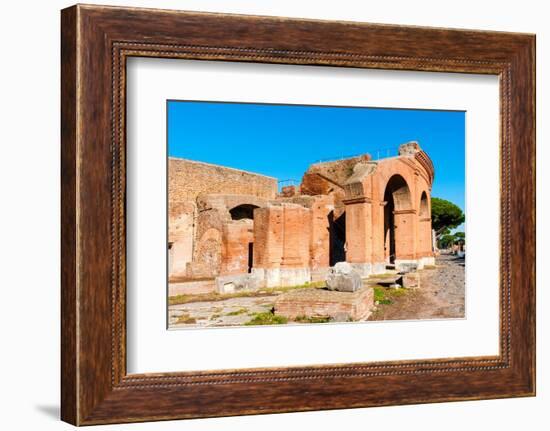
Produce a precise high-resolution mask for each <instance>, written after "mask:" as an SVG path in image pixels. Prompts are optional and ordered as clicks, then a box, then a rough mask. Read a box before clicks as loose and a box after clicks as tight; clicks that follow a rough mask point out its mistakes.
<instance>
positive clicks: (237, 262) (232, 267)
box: [220, 219, 254, 275]
mask: <svg viewBox="0 0 550 431" xmlns="http://www.w3.org/2000/svg"><path fill="white" fill-rule="evenodd" d="M252 229H253V222H252V220H247V219H243V220H238V221H230V222H227V223H226V224H225V225H224V226H223V230H222V264H221V270H220V275H229V274H243V273H247V272H248V253H249V246H248V244H249V243H251V242H253V241H254V237H253V234H252Z"/></svg>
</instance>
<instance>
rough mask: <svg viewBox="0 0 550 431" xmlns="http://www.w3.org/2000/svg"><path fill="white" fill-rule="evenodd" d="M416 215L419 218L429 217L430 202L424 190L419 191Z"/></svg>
mask: <svg viewBox="0 0 550 431" xmlns="http://www.w3.org/2000/svg"><path fill="white" fill-rule="evenodd" d="M418 215H419V217H421V218H426V217H430V202H429V198H428V193H427V192H426V190H422V191H421V192H420V200H419V203H418Z"/></svg>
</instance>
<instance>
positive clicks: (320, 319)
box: [294, 316, 330, 323]
mask: <svg viewBox="0 0 550 431" xmlns="http://www.w3.org/2000/svg"><path fill="white" fill-rule="evenodd" d="M294 321H295V322H298V323H328V322H330V317H328V316H309V317H308V316H297V317H296V318H295V319H294Z"/></svg>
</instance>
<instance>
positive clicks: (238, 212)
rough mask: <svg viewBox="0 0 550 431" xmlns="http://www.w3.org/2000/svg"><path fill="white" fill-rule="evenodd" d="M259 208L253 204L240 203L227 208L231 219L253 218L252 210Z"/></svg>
mask: <svg viewBox="0 0 550 431" xmlns="http://www.w3.org/2000/svg"><path fill="white" fill-rule="evenodd" d="M256 208H260V207H259V206H258V205H253V204H241V205H237V206H234V207H233V208H231V209H230V210H229V214H231V219H232V220H242V219H250V220H253V219H254V210H255V209H256Z"/></svg>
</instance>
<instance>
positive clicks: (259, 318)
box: [245, 311, 288, 326]
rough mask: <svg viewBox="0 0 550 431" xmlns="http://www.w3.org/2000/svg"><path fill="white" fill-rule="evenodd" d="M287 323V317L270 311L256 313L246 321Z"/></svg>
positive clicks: (250, 324) (267, 323) (251, 322)
mask: <svg viewBox="0 0 550 431" xmlns="http://www.w3.org/2000/svg"><path fill="white" fill-rule="evenodd" d="M285 323H288V319H287V318H286V317H284V316H278V315H276V314H274V313H271V312H269V311H268V312H265V313H256V314H255V315H254V317H253V318H252V319H251V320H250V321H248V322H246V323H245V325H247V326H253V325H284V324H285Z"/></svg>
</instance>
